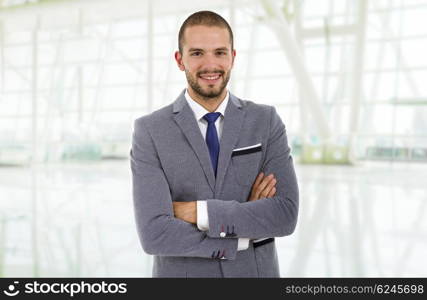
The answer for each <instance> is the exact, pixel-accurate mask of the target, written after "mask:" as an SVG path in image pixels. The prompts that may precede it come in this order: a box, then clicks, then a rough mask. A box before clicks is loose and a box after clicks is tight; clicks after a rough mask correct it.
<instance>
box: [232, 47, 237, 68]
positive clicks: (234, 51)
mask: <svg viewBox="0 0 427 300" xmlns="http://www.w3.org/2000/svg"><path fill="white" fill-rule="evenodd" d="M235 57H236V49H233V50H232V51H231V59H232V60H231V67H233V66H234V58H235Z"/></svg>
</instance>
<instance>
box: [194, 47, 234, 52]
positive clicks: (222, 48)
mask: <svg viewBox="0 0 427 300" xmlns="http://www.w3.org/2000/svg"><path fill="white" fill-rule="evenodd" d="M218 50H225V51H228V48H227V47H221V48H216V49H215V51H218ZM194 51H204V50H203V49H200V48H190V49H189V50H188V52H194Z"/></svg>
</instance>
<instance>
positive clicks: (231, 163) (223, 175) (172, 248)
mask: <svg viewBox="0 0 427 300" xmlns="http://www.w3.org/2000/svg"><path fill="white" fill-rule="evenodd" d="M134 126H135V127H134V133H133V141H132V150H131V169H132V176H133V198H134V208H135V217H136V224H137V229H138V234H139V238H140V241H141V244H142V247H143V249H144V251H145V252H146V253H148V254H152V255H154V265H153V277H279V265H278V258H277V253H276V246H275V242H274V241H273V242H270V243H266V244H263V245H261V246H259V247H258V246H257V247H254V244H253V242H252V241H251V242H250V243H249V248H248V249H247V250H244V251H237V240H238V238H241V237H244V238H251V239H258V238H266V237H281V236H286V235H289V234H291V233H292V232H293V231H294V229H295V226H296V222H297V216H298V185H297V180H296V176H295V171H294V167H293V162H292V156H291V155H290V148H289V146H288V142H287V137H286V131H285V126H284V124H283V123H282V121H281V119H280V117H279V116H278V114H277V113H276V110H275V109H274V108H273V107H271V106H267V105H260V104H255V103H253V102H251V101H245V100H241V99H239V98H237V97H236V96H234V95H232V94H231V93H230V100H229V102H228V105H227V107H226V110H225V114H224V124H223V131H222V137H221V140H220V153H219V159H218V170H217V177H216V178H215V175H214V172H213V168H212V164H211V161H210V156H209V152H208V148H207V145H206V142H205V141H204V140H203V137H202V135H201V133H200V129H199V127H198V124H197V121H196V119H195V117H194V115H193V112H192V110H191V108H190V107H189V105H188V103H187V101H186V99H185V96H184V91H183V92H182V93H181V95H180V96H179V97H178V98H177V99H176V101H175V102H174V103H172V104H170V105H168V106H166V107H164V108H162V109H160V110H157V111H155V112H153V113H151V114H149V115H147V116H144V117H141V118H139V119H137V120H136V121H135V124H134ZM260 143H261V146H260V147H259V146H257V147H252V148H250V149H243V150H239V148H245V147H247V146H253V145H257V144H260ZM234 149H237V151H233V150H234ZM261 171H264V172H266V173H267V174H268V173H274V175H275V176H276V178H277V184H276V189H277V191H276V195H275V196H274V197H272V198H264V199H260V200H257V201H251V202H248V201H247V199H248V197H249V194H250V191H251V186H252V184H253V182H254V180H255V177H256V176H257V175H258V173H259V172H261ZM195 200H207V207H208V218H209V231H207V232H203V231H200V230H198V228H197V226H195V225H193V224H190V223H187V222H184V221H182V220H180V219H177V218H175V217H174V213H173V206H172V201H195Z"/></svg>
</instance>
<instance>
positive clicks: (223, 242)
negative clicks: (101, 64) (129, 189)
mask: <svg viewBox="0 0 427 300" xmlns="http://www.w3.org/2000/svg"><path fill="white" fill-rule="evenodd" d="M171 151H173V148H172V149H171ZM130 159H131V170H132V185H133V202H134V211H135V219H136V225H137V231H138V235H139V239H140V241H141V244H142V247H143V249H144V251H145V252H146V253H148V254H153V255H162V256H192V257H204V258H222V259H231V260H232V259H234V258H235V256H236V251H237V238H234V239H218V238H211V237H209V236H207V234H206V232H202V231H199V230H198V229H197V227H196V226H194V225H193V224H190V223H187V222H184V221H182V220H180V219H178V218H175V217H174V213H173V205H172V198H171V194H170V190H169V185H168V182H167V180H166V177H165V174H164V172H163V169H162V166H161V163H160V160H159V157H158V155H157V151H156V149H155V145H154V143H153V139H152V137H151V136H150V133H149V131H148V130H147V127H146V125H145V124H144V118H140V119H138V120H136V121H135V125H134V132H133V137H132V149H131V153H130Z"/></svg>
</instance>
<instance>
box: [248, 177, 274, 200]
mask: <svg viewBox="0 0 427 300" xmlns="http://www.w3.org/2000/svg"><path fill="white" fill-rule="evenodd" d="M276 182H277V180H276V178H274V175H273V174H270V175H268V176H264V173H263V172H261V173H259V174H258V176H257V178H256V179H255V182H254V184H253V185H252V190H251V194H250V196H249V201H255V200H259V199H262V198H270V197H273V196H274V195H275V194H276Z"/></svg>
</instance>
